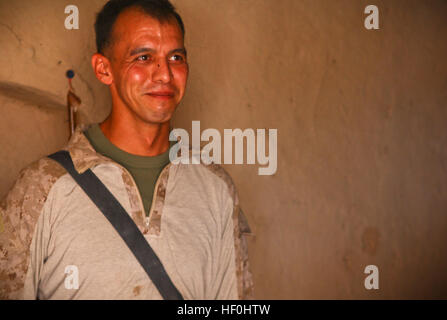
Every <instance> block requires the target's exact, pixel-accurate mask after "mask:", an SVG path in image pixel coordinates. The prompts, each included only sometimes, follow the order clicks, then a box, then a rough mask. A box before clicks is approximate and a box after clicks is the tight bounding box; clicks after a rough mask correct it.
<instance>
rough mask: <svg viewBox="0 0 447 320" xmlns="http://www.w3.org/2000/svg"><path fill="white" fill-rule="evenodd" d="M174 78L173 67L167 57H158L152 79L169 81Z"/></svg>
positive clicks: (163, 81)
mask: <svg viewBox="0 0 447 320" xmlns="http://www.w3.org/2000/svg"><path fill="white" fill-rule="evenodd" d="M171 79H172V72H171V67H170V65H169V63H168V61H166V59H158V60H157V61H156V62H155V64H154V70H153V73H152V80H153V81H154V82H161V83H169V82H170V81H171Z"/></svg>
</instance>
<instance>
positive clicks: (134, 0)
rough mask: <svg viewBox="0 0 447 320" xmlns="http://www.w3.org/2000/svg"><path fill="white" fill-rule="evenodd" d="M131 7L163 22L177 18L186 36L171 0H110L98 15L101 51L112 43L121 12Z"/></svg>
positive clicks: (96, 26) (97, 32)
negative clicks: (113, 31)
mask: <svg viewBox="0 0 447 320" xmlns="http://www.w3.org/2000/svg"><path fill="white" fill-rule="evenodd" d="M131 7H136V8H139V9H142V10H143V11H144V12H145V13H146V14H148V15H149V16H151V17H153V18H155V19H157V20H159V21H162V22H164V21H168V20H170V19H172V18H175V20H176V21H177V23H178V24H179V27H180V29H181V31H182V34H183V36H185V26H184V24H183V21H182V18H181V17H180V15H179V14H178V13H177V11H176V10H175V7H174V6H173V5H172V4H171V3H170V2H169V0H110V1H109V2H107V3H106V4H105V5H104V7H103V8H102V9H101V11H100V12H99V13H98V15H97V16H96V22H95V33H96V49H97V50H98V52H99V53H102V54H103V53H104V49H105V48H107V46H108V45H110V44H111V40H112V39H111V37H112V29H113V25H114V24H115V21H116V19H117V18H118V16H119V14H120V13H121V12H123V11H124V10H125V9H127V8H131Z"/></svg>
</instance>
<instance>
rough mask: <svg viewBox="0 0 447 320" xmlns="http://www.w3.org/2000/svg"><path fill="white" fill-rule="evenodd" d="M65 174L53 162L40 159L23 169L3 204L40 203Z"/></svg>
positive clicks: (44, 158)
mask: <svg viewBox="0 0 447 320" xmlns="http://www.w3.org/2000/svg"><path fill="white" fill-rule="evenodd" d="M65 173H66V171H65V169H64V168H63V167H62V166H60V165H59V164H58V163H57V162H55V161H54V160H51V159H49V158H48V157H42V158H40V159H39V160H37V161H34V162H32V163H31V164H29V165H28V166H26V167H25V168H23V169H22V170H21V171H20V173H19V176H18V178H17V180H16V181H15V184H14V186H13V187H12V188H11V190H10V191H9V193H8V194H7V195H6V197H5V198H4V199H3V201H2V202H3V204H5V202H9V203H11V202H13V203H21V202H23V201H24V200H28V201H33V200H34V201H42V200H43V199H44V198H46V196H47V195H48V192H49V191H50V189H51V187H52V186H53V185H54V183H55V182H56V181H57V180H58V179H59V178H60V177H61V176H63V175H64V174H65Z"/></svg>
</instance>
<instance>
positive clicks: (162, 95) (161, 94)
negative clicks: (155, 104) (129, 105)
mask: <svg viewBox="0 0 447 320" xmlns="http://www.w3.org/2000/svg"><path fill="white" fill-rule="evenodd" d="M146 95H148V96H150V97H152V98H156V99H163V100H167V99H171V98H173V97H174V92H172V91H152V92H148V93H146Z"/></svg>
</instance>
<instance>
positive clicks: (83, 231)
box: [0, 0, 252, 299]
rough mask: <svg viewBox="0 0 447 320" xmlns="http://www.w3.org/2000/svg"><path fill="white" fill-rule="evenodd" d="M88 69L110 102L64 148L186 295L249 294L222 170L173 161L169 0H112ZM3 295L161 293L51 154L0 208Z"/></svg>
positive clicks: (177, 22) (183, 58) (177, 85)
mask: <svg viewBox="0 0 447 320" xmlns="http://www.w3.org/2000/svg"><path fill="white" fill-rule="evenodd" d="M95 31H96V37H97V47H98V48H97V49H98V52H97V53H96V54H94V55H93V57H92V66H93V70H94V72H95V74H96V77H97V78H98V79H99V80H100V81H101V82H102V83H104V84H106V85H108V86H109V88H110V92H111V96H112V111H111V114H110V115H109V117H108V118H107V119H106V120H105V121H104V122H103V123H101V124H100V125H93V126H91V127H90V128H88V129H87V130H86V131H83V130H82V128H78V129H77V131H76V133H75V134H74V135H73V137H72V138H71V139H70V141H69V143H68V145H67V146H66V147H65V150H68V151H69V153H70V155H71V158H72V160H73V163H74V167H75V169H76V171H77V172H78V173H83V172H85V171H86V170H88V169H91V170H92V171H93V172H94V174H95V175H96V176H97V177H98V178H99V179H100V180H101V182H102V183H103V184H104V185H105V186H106V187H107V189H108V190H109V191H110V192H111V193H112V194H113V196H114V197H115V198H116V199H117V200H118V201H119V203H120V204H121V205H122V206H123V207H124V209H125V210H126V211H127V213H128V214H129V215H130V217H131V218H132V219H133V222H134V223H135V224H136V225H137V227H138V229H139V231H140V232H141V233H142V234H143V235H144V238H145V240H147V241H148V243H149V244H150V246H151V247H152V248H153V250H154V251H155V253H156V254H157V256H158V257H159V258H160V260H161V262H162V264H163V266H164V268H165V270H166V272H167V274H168V276H169V278H170V279H171V280H172V282H173V284H174V285H175V287H176V288H177V289H178V291H179V292H180V293H181V295H182V296H183V298H184V299H244V298H249V297H250V296H251V294H252V280H251V274H250V272H249V269H248V257H247V247H246V242H245V238H244V236H243V234H244V233H249V232H250V231H249V228H248V225H247V223H246V220H245V218H244V216H243V213H242V211H241V210H240V208H239V204H238V199H237V193H236V190H235V188H234V185H233V183H232V181H231V178H230V177H229V176H228V174H226V173H225V171H224V170H223V169H222V168H221V167H219V166H217V165H213V164H212V165H209V166H205V165H202V164H200V165H197V164H191V165H185V164H181V163H180V164H172V163H170V161H169V148H170V144H169V130H170V119H171V117H172V115H173V113H174V111H175V109H176V107H177V105H178V104H179V103H180V101H181V99H182V97H183V95H184V92H185V87H186V81H187V77H188V63H187V55H186V50H185V47H184V41H183V38H184V26H183V22H182V20H181V18H180V16H179V15H178V14H177V13H176V11H175V9H174V8H173V6H172V5H171V4H170V3H169V2H168V1H167V0H139V1H138V0H111V1H109V2H108V3H107V4H106V5H105V6H104V8H103V9H102V11H101V12H100V13H99V14H98V17H97V21H96V24H95ZM0 210H1V216H0V217H1V221H3V230H2V232H1V233H0V298H2V299H8V298H9V299H21V298H24V299H36V298H38V299H161V295H160V292H159V291H158V290H157V288H156V287H155V285H154V284H153V283H152V281H151V280H150V278H149V277H148V275H147V274H146V273H145V271H144V269H143V268H142V266H141V265H140V264H139V263H138V261H137V260H136V258H135V257H134V256H133V254H132V252H131V251H130V249H129V248H128V247H127V246H126V243H125V242H124V241H123V240H122V239H121V238H120V236H119V234H118V233H117V232H116V230H115V229H114V228H113V226H112V225H111V224H110V223H109V221H108V220H107V219H106V218H105V216H104V215H103V214H102V213H101V211H100V210H99V209H98V208H97V207H96V206H95V204H94V203H93V202H92V201H91V200H90V199H89V198H88V197H87V195H86V194H85V192H84V191H83V190H82V189H81V188H80V187H79V185H78V184H77V183H76V182H75V181H74V180H73V178H72V177H71V176H70V175H69V174H67V172H66V170H65V169H64V168H63V167H62V166H61V165H59V164H58V163H57V162H55V161H54V160H51V159H49V158H43V159H41V160H39V161H37V162H35V163H33V164H32V165H30V166H29V167H28V168H26V169H24V170H23V171H22V172H21V174H20V176H19V179H18V181H17V182H16V184H15V186H14V187H13V189H12V190H11V191H10V193H9V194H8V195H7V197H6V198H5V199H4V200H3V202H2V204H1V207H0Z"/></svg>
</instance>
